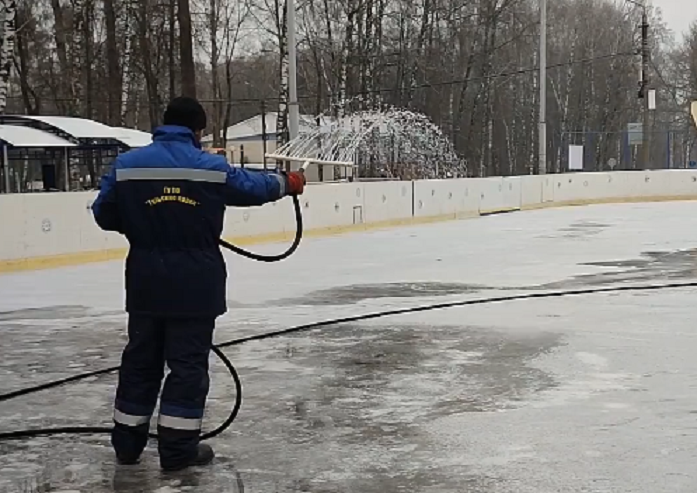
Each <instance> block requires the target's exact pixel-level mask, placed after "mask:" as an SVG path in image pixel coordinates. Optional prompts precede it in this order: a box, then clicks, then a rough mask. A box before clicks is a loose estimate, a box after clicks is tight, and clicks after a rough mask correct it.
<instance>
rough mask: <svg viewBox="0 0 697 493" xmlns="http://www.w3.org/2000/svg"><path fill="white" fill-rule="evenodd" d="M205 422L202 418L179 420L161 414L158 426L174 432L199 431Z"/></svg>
mask: <svg viewBox="0 0 697 493" xmlns="http://www.w3.org/2000/svg"><path fill="white" fill-rule="evenodd" d="M202 422H203V420H202V419H201V418H177V417H175V416H167V415H164V414H160V419H159V421H158V423H157V424H158V426H162V427H164V428H170V429H173V430H183V431H199V430H200V429H201V424H202Z"/></svg>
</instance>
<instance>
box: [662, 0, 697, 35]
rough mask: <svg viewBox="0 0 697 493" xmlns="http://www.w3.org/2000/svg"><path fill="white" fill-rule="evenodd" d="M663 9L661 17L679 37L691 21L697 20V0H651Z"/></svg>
mask: <svg viewBox="0 0 697 493" xmlns="http://www.w3.org/2000/svg"><path fill="white" fill-rule="evenodd" d="M652 3H653V4H654V5H655V6H656V7H660V8H661V10H662V11H663V19H664V20H665V21H666V24H668V27H669V28H670V29H672V30H673V32H674V33H675V36H676V38H678V39H679V38H680V37H681V36H680V35H681V34H682V33H683V32H685V31H686V30H687V29H688V27H690V23H691V22H692V21H695V20H697V0H652Z"/></svg>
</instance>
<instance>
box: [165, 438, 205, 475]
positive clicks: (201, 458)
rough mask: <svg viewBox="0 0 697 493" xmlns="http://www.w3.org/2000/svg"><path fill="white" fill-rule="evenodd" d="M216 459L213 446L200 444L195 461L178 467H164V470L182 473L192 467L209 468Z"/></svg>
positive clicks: (192, 460)
mask: <svg viewBox="0 0 697 493" xmlns="http://www.w3.org/2000/svg"><path fill="white" fill-rule="evenodd" d="M214 458H215V453H214V452H213V449H212V448H211V446H210V445H207V444H205V443H199V444H198V447H197V448H196V456H195V457H194V458H193V459H191V460H190V461H188V462H184V463H183V464H178V465H176V466H167V467H165V466H162V469H163V470H164V471H168V472H174V471H181V470H182V469H186V468H187V467H192V466H207V465H208V464H210V463H211V462H213V459H214Z"/></svg>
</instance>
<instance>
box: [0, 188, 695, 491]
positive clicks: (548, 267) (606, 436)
mask: <svg viewBox="0 0 697 493" xmlns="http://www.w3.org/2000/svg"><path fill="white" fill-rule="evenodd" d="M283 247H284V246H283V245H267V246H264V247H259V248H257V251H261V252H263V253H270V252H272V251H279V250H281V249H282V248H283ZM695 248H697V203H695V202H676V203H665V204H640V205H605V206H591V207H578V208H566V209H551V210H544V211H535V212H520V213H514V214H508V215H501V216H492V217H486V218H480V219H475V220H467V221H453V222H447V223H440V224H435V225H428V226H421V227H411V228H402V229H394V230H383V231H376V232H369V233H362V234H353V235H345V236H336V237H332V238H326V239H307V240H304V241H303V243H302V245H301V248H300V249H299V251H298V253H297V254H296V255H294V256H293V257H292V258H291V259H290V260H288V261H286V262H283V263H280V264H271V265H266V264H260V263H255V262H251V261H247V260H243V259H240V258H238V257H233V256H229V257H228V261H229V262H228V265H229V270H230V282H229V296H228V297H229V300H230V311H229V312H228V314H227V315H225V316H224V317H223V318H221V319H220V321H219V328H218V330H217V336H216V337H217V340H218V341H226V340H230V339H235V338H238V337H241V336H244V335H249V334H254V333H261V332H266V331H270V330H276V329H279V328H284V327H289V326H292V325H296V324H301V323H306V322H311V321H317V320H323V319H328V318H336V317H341V316H346V315H356V314H360V313H366V312H372V311H376V310H379V309H391V308H395V307H407V306H416V305H420V304H427V303H434V302H442V301H450V300H457V299H468V298H478V297H486V296H490V295H501V294H514V293H520V292H530V291H540V290H546V289H549V290H558V289H576V288H580V287H593V286H616V285H631V284H646V283H661V282H675V281H685V282H689V281H695V277H697V250H695ZM122 289H123V264H122V262H110V263H104V264H94V265H88V266H82V267H73V268H64V269H57V270H51V271H42V272H31V273H22V274H17V275H7V276H1V277H0V337H1V339H0V340H1V341H2V344H1V347H0V393H4V392H7V391H10V390H15V389H18V388H21V387H22V386H27V385H34V384H37V383H40V382H45V381H49V380H53V379H55V378H58V377H62V376H67V375H71V374H74V373H78V372H83V371H88V370H91V369H97V368H102V367H105V366H110V365H115V364H118V362H119V357H120V351H121V349H122V346H123V345H124V343H125V329H124V325H125V316H124V314H123V311H122V306H123V293H122ZM696 319H697V290H696V289H677V290H675V289H674V290H665V291H656V292H636V293H616V294H602V295H590V296H583V297H573V298H563V299H541V300H533V301H524V302H509V303H500V304H491V305H480V306H472V307H465V308H457V309H448V310H441V311H431V312H422V313H418V314H413V315H408V316H406V315H405V316H398V317H390V318H384V319H378V320H374V321H370V322H362V323H355V324H347V325H339V326H332V327H329V328H325V329H322V330H318V331H314V332H309V333H303V334H297V335H294V336H289V337H283V338H279V339H275V340H271V341H261V342H255V343H249V344H246V345H243V346H238V347H235V348H231V349H229V350H227V351H226V354H228V355H229V356H230V357H231V359H232V360H233V362H234V364H235V365H236V366H237V368H238V370H239V372H240V375H241V377H242V380H243V384H244V402H243V407H242V412H241V414H240V416H239V418H238V420H237V421H236V422H235V424H234V425H233V427H232V428H231V429H230V430H229V431H227V432H226V433H225V434H224V435H222V436H220V437H219V438H217V439H215V440H213V441H212V445H213V446H214V447H215V449H216V451H217V453H218V459H217V461H216V463H215V464H214V465H213V466H212V467H209V468H201V469H192V470H190V471H188V472H186V473H181V474H179V475H163V474H162V473H160V471H159V468H158V461H157V457H156V455H155V454H156V453H155V451H154V449H153V448H152V447H150V448H148V450H146V453H145V456H144V463H143V464H142V465H140V466H136V467H117V466H116V465H115V464H114V458H113V455H112V451H111V449H110V447H109V442H108V437H94V438H89V437H83V438H79V439H77V438H76V439H73V438H67V437H64V438H37V439H33V440H30V441H24V442H6V443H0V491H79V492H83V493H101V492H110V491H123V492H159V493H173V492H178V491H196V492H232V493H237V492H242V491H246V492H259V493H284V492H307V493H354V492H355V493H391V492H401V491H406V492H418V493H461V492H472V493H479V492H482V493H483V492H486V493H552V492H554V493H557V492H565V493H576V492H578V493H580V492H584V493H586V492H587V493H623V492H632V493H659V492H661V493H662V492H670V493H681V492H684V493H694V492H695V491H697V466H696V464H697V328H696V327H695V320H696ZM115 381H116V379H115V377H113V376H108V377H104V378H100V379H94V380H92V381H89V382H84V383H80V384H75V385H71V386H66V387H64V388H62V389H58V390H53V391H47V392H44V393H41V394H35V395H32V396H27V397H23V398H20V399H17V400H15V401H11V402H6V403H2V404H0V431H9V430H13V429H22V428H28V427H39V426H60V425H83V424H84V425H108V424H109V423H110V418H111V403H112V398H113V390H114V384H115ZM233 389H234V387H233V385H232V382H231V381H229V380H228V376H227V374H226V373H224V371H223V368H222V365H220V364H219V363H218V362H215V363H214V364H213V386H212V391H211V394H210V398H209V404H208V411H207V420H208V421H207V422H208V428H211V427H212V426H214V425H216V424H218V423H219V422H221V421H222V420H223V418H224V416H225V415H226V411H227V409H228V408H229V405H230V403H231V401H232V392H233Z"/></svg>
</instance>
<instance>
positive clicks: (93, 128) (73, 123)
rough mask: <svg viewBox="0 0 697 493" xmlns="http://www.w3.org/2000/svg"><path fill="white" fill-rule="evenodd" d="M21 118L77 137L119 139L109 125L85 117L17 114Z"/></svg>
mask: <svg viewBox="0 0 697 493" xmlns="http://www.w3.org/2000/svg"><path fill="white" fill-rule="evenodd" d="M13 118H17V119H20V120H25V121H26V120H33V121H36V122H40V123H44V124H46V125H49V126H51V127H54V128H56V129H58V130H61V131H62V132H65V133H66V134H68V135H70V136H72V137H74V138H76V139H116V140H119V138H118V135H119V132H118V131H117V130H115V129H114V127H110V126H108V125H104V124H103V123H99V122H95V121H93V120H87V119H85V118H73V117H68V116H39V115H17V116H13Z"/></svg>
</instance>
